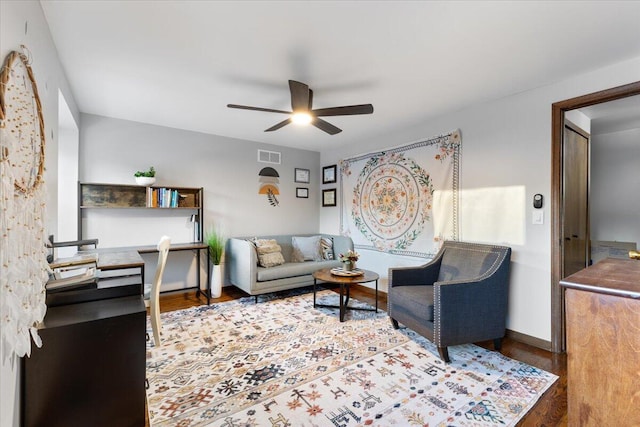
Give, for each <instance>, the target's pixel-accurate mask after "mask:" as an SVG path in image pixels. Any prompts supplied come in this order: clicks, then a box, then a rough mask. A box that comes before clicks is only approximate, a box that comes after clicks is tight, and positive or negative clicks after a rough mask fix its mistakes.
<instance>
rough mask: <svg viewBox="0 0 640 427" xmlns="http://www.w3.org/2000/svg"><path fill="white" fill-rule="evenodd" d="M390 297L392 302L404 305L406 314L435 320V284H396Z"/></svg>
mask: <svg viewBox="0 0 640 427" xmlns="http://www.w3.org/2000/svg"><path fill="white" fill-rule="evenodd" d="M389 298H391V304H393V306H396V305H397V307H402V311H403V312H404V313H405V314H406V315H410V316H411V317H413V318H415V319H423V320H428V321H429V322H433V286H431V285H416V286H408V285H407V286H394V287H393V291H392V292H390V293H389Z"/></svg>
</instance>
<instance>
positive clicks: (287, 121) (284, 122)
mask: <svg viewBox="0 0 640 427" xmlns="http://www.w3.org/2000/svg"><path fill="white" fill-rule="evenodd" d="M289 123H291V118H288V119H286V120H283V121H281V122H280V123H278V124H275V125H273V126H271V127H270V128H269V129H265V132H273V131H274V130H278V129H280V128H282V127H285V126H286V125H288V124H289Z"/></svg>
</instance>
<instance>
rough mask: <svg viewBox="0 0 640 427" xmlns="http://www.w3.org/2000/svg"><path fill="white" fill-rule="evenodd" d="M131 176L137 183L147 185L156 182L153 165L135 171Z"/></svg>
mask: <svg viewBox="0 0 640 427" xmlns="http://www.w3.org/2000/svg"><path fill="white" fill-rule="evenodd" d="M133 176H134V177H135V178H136V184H138V185H144V186H149V185H153V184H154V183H155V182H156V170H155V169H154V168H153V166H151V167H150V168H149V170H146V171H137V172H136V173H134V174H133Z"/></svg>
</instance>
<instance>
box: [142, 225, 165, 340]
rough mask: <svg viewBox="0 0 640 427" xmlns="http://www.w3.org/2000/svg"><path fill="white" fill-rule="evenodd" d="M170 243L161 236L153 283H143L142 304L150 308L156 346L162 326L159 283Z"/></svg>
mask: <svg viewBox="0 0 640 427" xmlns="http://www.w3.org/2000/svg"><path fill="white" fill-rule="evenodd" d="M170 245H171V238H170V237H168V236H162V238H161V239H160V243H158V266H157V267H156V275H155V277H154V279H153V283H145V285H144V305H145V306H147V307H149V308H150V309H151V310H150V311H151V328H152V329H153V339H154V343H155V345H156V346H159V345H160V328H161V327H162V325H161V324H160V301H159V298H160V285H161V284H162V274H163V273H164V266H165V264H166V263H167V255H168V254H169V246H170Z"/></svg>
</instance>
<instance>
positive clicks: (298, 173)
mask: <svg viewBox="0 0 640 427" xmlns="http://www.w3.org/2000/svg"><path fill="white" fill-rule="evenodd" d="M309 176H310V173H309V169H300V168H295V173H294V177H293V181H294V182H302V183H305V184H308V183H309Z"/></svg>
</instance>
